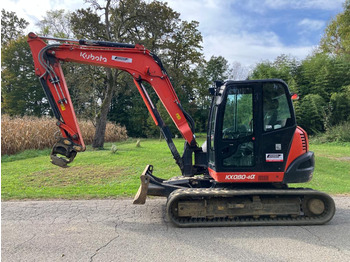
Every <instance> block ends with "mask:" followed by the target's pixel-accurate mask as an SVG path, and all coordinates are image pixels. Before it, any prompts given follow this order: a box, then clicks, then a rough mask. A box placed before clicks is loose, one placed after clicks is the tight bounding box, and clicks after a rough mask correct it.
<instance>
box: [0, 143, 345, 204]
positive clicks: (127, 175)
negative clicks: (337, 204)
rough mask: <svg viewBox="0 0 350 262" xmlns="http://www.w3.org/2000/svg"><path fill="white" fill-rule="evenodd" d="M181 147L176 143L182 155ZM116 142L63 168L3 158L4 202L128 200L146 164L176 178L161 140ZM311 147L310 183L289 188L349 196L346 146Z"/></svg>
mask: <svg viewBox="0 0 350 262" xmlns="http://www.w3.org/2000/svg"><path fill="white" fill-rule="evenodd" d="M200 140H201V141H200V142H202V140H204V138H200ZM183 143H184V142H183V140H182V139H175V144H176V146H177V147H178V150H179V152H180V153H181V152H182V150H183ZM115 144H116V145H117V149H118V150H117V152H116V153H115V154H113V153H112V152H111V150H110V148H111V146H112V143H107V144H105V148H106V149H105V150H98V151H94V150H92V149H91V148H88V150H87V151H86V152H83V153H79V154H78V155H77V157H76V159H75V161H74V162H73V163H71V164H70V166H71V167H69V168H65V169H62V168H60V167H57V166H54V165H52V164H51V163H50V158H49V153H50V151H49V150H41V151H34V150H29V151H25V152H22V153H20V154H17V155H13V156H2V158H1V161H2V165H1V169H2V170H1V179H2V181H1V182H2V183H1V189H2V190H1V194H2V200H11V199H59V198H64V199H89V198H115V197H120V196H127V197H129V196H133V195H134V194H135V193H136V191H137V189H138V186H139V184H140V180H139V176H140V174H141V173H142V171H143V169H144V168H145V166H146V165H147V164H152V165H154V172H153V173H154V175H156V176H158V177H161V178H165V179H167V178H170V177H173V176H178V175H180V170H179V168H178V167H177V165H176V164H175V162H174V160H173V158H172V155H171V153H170V151H169V149H168V147H167V144H166V142H165V141H164V140H163V141H159V140H155V139H154V140H151V139H147V140H142V141H141V147H136V140H132V139H130V140H128V141H126V142H119V143H115ZM310 149H311V150H313V151H315V154H316V171H315V173H314V178H313V180H312V181H311V182H310V183H306V184H295V185H293V186H298V187H300V186H303V187H310V188H314V189H317V190H321V191H324V192H327V193H331V194H343V193H349V192H350V171H349V170H350V144H349V143H348V144H334V143H332V144H312V145H311V146H310Z"/></svg>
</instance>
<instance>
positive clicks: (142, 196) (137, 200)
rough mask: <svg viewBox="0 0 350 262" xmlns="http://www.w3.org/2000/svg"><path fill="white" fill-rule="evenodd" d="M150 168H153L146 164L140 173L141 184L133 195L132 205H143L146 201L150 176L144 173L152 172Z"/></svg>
mask: <svg viewBox="0 0 350 262" xmlns="http://www.w3.org/2000/svg"><path fill="white" fill-rule="evenodd" d="M152 170H153V167H152V166H151V165H147V166H146V168H145V170H144V171H143V172H142V175H141V176H140V179H141V185H140V187H139V190H138V191H137V193H136V195H135V197H134V201H133V204H134V205H143V204H145V203H146V198H147V192H148V186H149V180H150V178H149V177H148V176H146V174H147V173H152Z"/></svg>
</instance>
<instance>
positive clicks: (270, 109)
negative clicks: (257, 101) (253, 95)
mask: <svg viewBox="0 0 350 262" xmlns="http://www.w3.org/2000/svg"><path fill="white" fill-rule="evenodd" d="M285 90H286V89H285V88H284V86H283V85H282V84H280V83H265V84H264V85H263V114H264V124H263V126H264V131H266V132H268V131H272V130H277V129H280V128H283V127H285V126H290V125H291V124H292V121H291V120H292V119H291V112H290V107H289V104H288V100H287V95H289V94H286V92H285Z"/></svg>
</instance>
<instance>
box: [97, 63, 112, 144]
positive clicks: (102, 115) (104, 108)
mask: <svg viewBox="0 0 350 262" xmlns="http://www.w3.org/2000/svg"><path fill="white" fill-rule="evenodd" d="M113 71H115V73H114V72H113ZM106 73H107V89H106V95H105V97H104V99H103V102H102V105H101V109H100V112H99V114H98V115H97V116H96V130H95V136H94V139H93V141H92V148H95V149H102V148H103V145H104V142H105V133H106V125H107V115H108V112H109V108H110V105H111V101H112V97H113V95H114V93H115V90H116V87H117V82H116V79H117V77H116V76H117V71H116V70H112V69H110V68H106ZM113 73H114V74H113Z"/></svg>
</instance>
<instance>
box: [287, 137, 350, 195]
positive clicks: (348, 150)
mask: <svg viewBox="0 0 350 262" xmlns="http://www.w3.org/2000/svg"><path fill="white" fill-rule="evenodd" d="M310 150H311V151H314V152H315V159H316V164H315V172H314V174H313V179H312V180H311V181H310V182H309V183H306V184H302V187H310V188H313V189H316V190H320V191H325V192H327V193H331V194H346V193H349V192H350V143H325V144H312V143H311V144H310ZM293 186H300V185H297V184H293Z"/></svg>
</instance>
